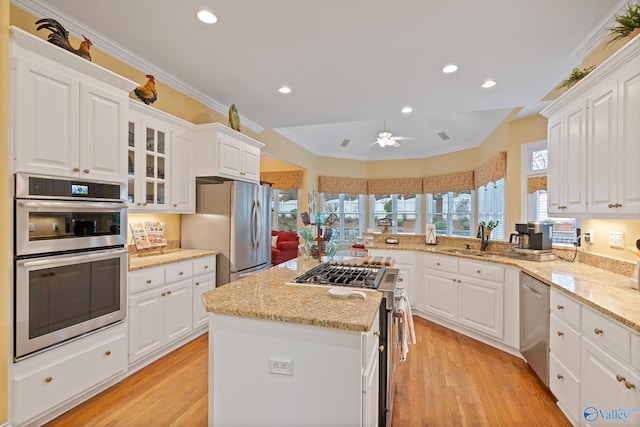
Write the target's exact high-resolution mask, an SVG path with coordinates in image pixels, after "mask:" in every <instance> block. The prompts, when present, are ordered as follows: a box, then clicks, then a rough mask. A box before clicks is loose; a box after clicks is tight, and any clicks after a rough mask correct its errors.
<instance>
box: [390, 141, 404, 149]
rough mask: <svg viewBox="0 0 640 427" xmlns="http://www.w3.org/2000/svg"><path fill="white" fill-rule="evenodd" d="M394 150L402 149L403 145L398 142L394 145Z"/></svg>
mask: <svg viewBox="0 0 640 427" xmlns="http://www.w3.org/2000/svg"><path fill="white" fill-rule="evenodd" d="M392 147H393V148H400V147H402V145H401V144H400V143H398V142H396V143H395V144H393V145H392Z"/></svg>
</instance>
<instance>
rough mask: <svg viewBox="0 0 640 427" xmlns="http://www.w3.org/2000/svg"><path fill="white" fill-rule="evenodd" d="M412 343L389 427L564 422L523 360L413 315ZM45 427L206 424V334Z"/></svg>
mask: <svg viewBox="0 0 640 427" xmlns="http://www.w3.org/2000/svg"><path fill="white" fill-rule="evenodd" d="M414 323H415V327H416V335H417V339H418V343H417V344H416V345H414V346H411V347H410V348H409V354H408V357H407V361H406V362H402V363H400V365H399V367H398V371H397V381H396V397H395V403H394V416H393V425H394V427H405V426H421V427H422V426H437V427H441V426H474V427H476V426H492V427H496V426H568V425H570V424H569V423H568V422H567V420H566V419H565V418H564V416H563V415H562V414H561V412H560V410H559V409H558V407H557V406H556V405H555V399H554V398H553V396H552V395H551V394H550V393H549V391H548V390H547V389H546V388H545V387H544V385H543V384H542V383H541V382H540V381H539V380H538V378H537V377H536V376H535V374H534V373H533V371H531V369H530V368H529V367H528V366H527V365H526V363H525V362H524V361H523V360H521V359H519V358H517V357H515V356H511V355H509V354H507V353H504V352H502V351H500V350H496V349H494V348H492V347H490V346H487V345H485V344H482V343H479V342H478V341H475V340H473V339H471V338H467V337H465V336H463V335H460V334H458V333H456V332H453V331H451V330H449V329H447V328H443V327H441V326H438V325H436V324H434V323H432V322H429V321H427V320H424V319H422V318H419V317H415V321H414ZM47 425H48V426H74V427H76V426H143V425H144V426H154V427H156V426H158V427H159V426H189V427H192V426H206V425H207V335H203V336H202V337H199V338H197V339H196V340H194V341H192V342H191V343H189V344H187V345H185V346H184V347H182V348H180V349H178V350H177V351H175V352H173V353H172V354H170V355H168V356H166V357H164V358H162V359H161V360H159V361H158V362H156V363H153V364H152V365H149V366H148V367H146V368H144V369H143V370H141V371H139V372H137V373H135V374H133V375H131V376H129V377H128V378H126V379H125V380H123V381H122V382H120V383H118V384H116V385H115V386H113V387H111V388H110V389H109V390H107V391H105V392H103V393H101V394H99V395H98V396H96V397H94V398H93V399H91V400H89V401H87V402H85V403H83V404H82V405H80V406H78V407H76V408H74V409H72V410H71V411H69V412H67V413H66V414H64V415H62V416H60V417H59V418H57V419H55V420H53V421H52V422H51V423H49V424H47Z"/></svg>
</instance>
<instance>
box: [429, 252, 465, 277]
mask: <svg viewBox="0 0 640 427" xmlns="http://www.w3.org/2000/svg"><path fill="white" fill-rule="evenodd" d="M424 266H425V267H426V268H431V269H433V270H439V271H447V272H449V273H457V272H458V260H457V259H456V258H455V257H446V256H437V255H431V256H427V257H425V258H424Z"/></svg>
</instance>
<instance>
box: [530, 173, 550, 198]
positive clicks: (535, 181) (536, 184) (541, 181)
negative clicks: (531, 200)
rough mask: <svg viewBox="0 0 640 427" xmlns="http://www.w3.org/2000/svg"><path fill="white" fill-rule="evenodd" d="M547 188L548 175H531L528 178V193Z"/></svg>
mask: <svg viewBox="0 0 640 427" xmlns="http://www.w3.org/2000/svg"><path fill="white" fill-rule="evenodd" d="M546 189H547V176H546V175H544V176H530V177H529V178H528V179H527V193H529V194H531V193H535V192H536V191H539V190H546Z"/></svg>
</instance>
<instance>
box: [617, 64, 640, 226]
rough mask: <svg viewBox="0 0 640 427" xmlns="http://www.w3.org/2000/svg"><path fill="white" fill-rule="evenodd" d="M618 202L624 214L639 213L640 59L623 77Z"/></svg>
mask: <svg viewBox="0 0 640 427" xmlns="http://www.w3.org/2000/svg"><path fill="white" fill-rule="evenodd" d="M618 90H619V96H620V103H619V105H620V110H621V113H620V132H619V134H618V144H619V159H620V160H619V164H620V167H619V168H618V201H619V203H620V204H621V205H622V206H621V207H620V208H619V210H620V212H621V213H623V214H638V213H640V168H639V167H638V159H640V58H636V59H635V60H634V61H633V62H632V63H631V64H630V67H629V70H628V71H627V72H626V73H624V74H623V75H622V76H621V77H620V85H619V89H618Z"/></svg>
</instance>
